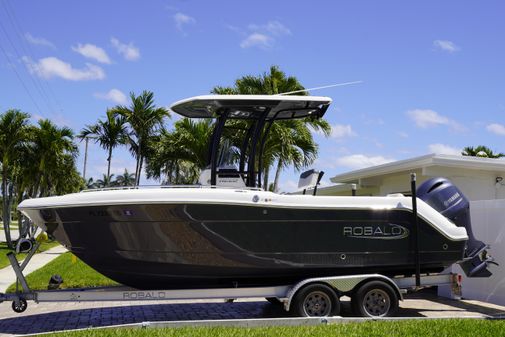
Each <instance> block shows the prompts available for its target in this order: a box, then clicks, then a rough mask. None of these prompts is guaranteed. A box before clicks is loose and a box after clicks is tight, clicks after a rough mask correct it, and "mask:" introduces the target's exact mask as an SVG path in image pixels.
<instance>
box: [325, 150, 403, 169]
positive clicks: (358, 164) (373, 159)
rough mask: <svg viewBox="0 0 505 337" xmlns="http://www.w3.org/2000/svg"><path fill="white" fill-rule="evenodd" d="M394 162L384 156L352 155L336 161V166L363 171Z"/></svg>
mask: <svg viewBox="0 0 505 337" xmlns="http://www.w3.org/2000/svg"><path fill="white" fill-rule="evenodd" d="M392 161H394V159H393V158H386V157H383V156H366V155H364V154H352V155H349V156H344V157H340V158H337V159H336V160H335V164H336V166H343V167H347V168H350V169H361V168H365V167H370V166H377V165H382V164H386V163H390V162H392Z"/></svg>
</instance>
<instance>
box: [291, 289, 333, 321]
mask: <svg viewBox="0 0 505 337" xmlns="http://www.w3.org/2000/svg"><path fill="white" fill-rule="evenodd" d="M289 311H290V312H291V314H293V315H294V316H302V317H323V316H336V315H338V314H339V313H340V301H339V300H338V297H337V294H336V293H335V291H334V290H333V289H331V288H330V287H328V286H327V285H324V284H309V285H307V286H305V287H304V288H302V289H300V290H299V291H298V292H297V293H296V295H295V296H294V298H293V302H292V304H291V308H290V310H289Z"/></svg>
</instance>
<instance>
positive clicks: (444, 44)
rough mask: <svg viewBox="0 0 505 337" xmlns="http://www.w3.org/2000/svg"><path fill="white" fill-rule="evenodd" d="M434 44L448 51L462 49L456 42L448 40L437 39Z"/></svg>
mask: <svg viewBox="0 0 505 337" xmlns="http://www.w3.org/2000/svg"><path fill="white" fill-rule="evenodd" d="M433 46H435V47H436V48H438V49H440V50H443V51H446V52H448V53H454V52H457V51H459V50H460V49H461V48H459V47H458V46H457V45H456V44H455V43H454V42H452V41H448V40H435V41H433Z"/></svg>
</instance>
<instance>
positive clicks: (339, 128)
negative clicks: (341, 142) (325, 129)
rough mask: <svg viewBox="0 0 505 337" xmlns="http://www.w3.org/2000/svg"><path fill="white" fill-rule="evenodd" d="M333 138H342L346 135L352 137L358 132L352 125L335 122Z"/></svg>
mask: <svg viewBox="0 0 505 337" xmlns="http://www.w3.org/2000/svg"><path fill="white" fill-rule="evenodd" d="M330 136H331V137H332V138H337V139H341V138H344V137H352V136H356V133H355V132H354V131H352V127H351V125H349V124H347V125H342V124H334V125H332V126H331V134H330Z"/></svg>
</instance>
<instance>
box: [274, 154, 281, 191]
mask: <svg viewBox="0 0 505 337" xmlns="http://www.w3.org/2000/svg"><path fill="white" fill-rule="evenodd" d="M281 171H282V159H279V162H278V163H277V170H276V171H275V179H274V192H277V190H278V187H279V178H280V176H281Z"/></svg>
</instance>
